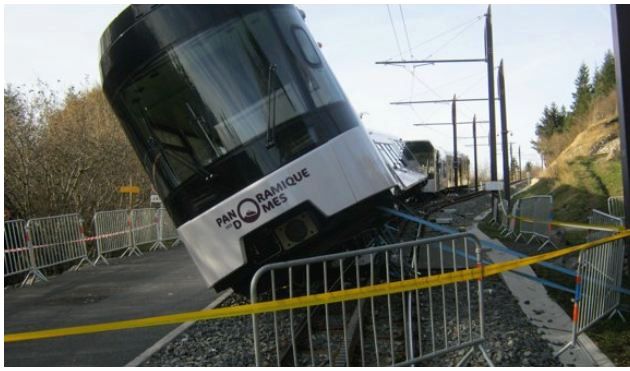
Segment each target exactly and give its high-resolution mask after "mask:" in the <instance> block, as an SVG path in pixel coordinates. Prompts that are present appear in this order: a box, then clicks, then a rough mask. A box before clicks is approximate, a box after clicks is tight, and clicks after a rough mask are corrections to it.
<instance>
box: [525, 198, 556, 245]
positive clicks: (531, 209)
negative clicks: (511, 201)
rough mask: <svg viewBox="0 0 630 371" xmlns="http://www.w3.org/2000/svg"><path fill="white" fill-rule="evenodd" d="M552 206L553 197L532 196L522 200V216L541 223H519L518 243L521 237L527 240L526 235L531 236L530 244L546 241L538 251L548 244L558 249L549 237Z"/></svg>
mask: <svg viewBox="0 0 630 371" xmlns="http://www.w3.org/2000/svg"><path fill="white" fill-rule="evenodd" d="M552 206H553V197H552V196H532V197H526V198H522V199H520V216H521V217H523V218H528V219H533V220H539V221H541V222H536V223H534V222H529V221H525V220H522V219H521V220H520V223H519V234H518V236H516V241H518V240H519V239H520V238H521V236H522V237H523V238H525V237H526V235H529V236H530V239H529V241H527V243H528V244H530V243H532V241H534V240H536V239H537V240H542V241H544V242H543V244H542V245H540V247H539V248H538V251H540V250H542V249H543V248H544V247H545V246H547V245H548V244H549V245H552V246H553V247H554V248H557V246H556V245H555V244H554V243H553V242H552V241H551V238H550V236H549V232H550V228H551V226H550V224H548V223H546V222H551V219H552V218H551V209H552Z"/></svg>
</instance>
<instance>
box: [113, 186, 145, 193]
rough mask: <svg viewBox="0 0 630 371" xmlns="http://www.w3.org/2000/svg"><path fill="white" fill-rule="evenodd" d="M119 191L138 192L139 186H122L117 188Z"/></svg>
mask: <svg viewBox="0 0 630 371" xmlns="http://www.w3.org/2000/svg"><path fill="white" fill-rule="evenodd" d="M118 192H120V193H140V187H137V186H122V187H120V188H118Z"/></svg>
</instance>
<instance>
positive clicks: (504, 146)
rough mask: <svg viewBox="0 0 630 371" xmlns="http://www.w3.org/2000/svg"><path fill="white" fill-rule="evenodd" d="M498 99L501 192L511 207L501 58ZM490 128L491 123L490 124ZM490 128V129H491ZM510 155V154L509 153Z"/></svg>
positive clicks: (492, 137) (491, 136) (503, 78)
mask: <svg viewBox="0 0 630 371" xmlns="http://www.w3.org/2000/svg"><path fill="white" fill-rule="evenodd" d="M498 88H499V100H500V108H501V149H502V151H503V192H504V193H505V198H506V199H507V201H508V205H509V207H510V208H511V207H512V202H511V201H510V163H509V159H508V151H507V149H508V148H507V146H508V129H507V112H506V106H505V77H504V76H503V60H501V63H499V78H498ZM490 127H491V128H492V124H490ZM491 130H492V129H491ZM490 138H491V139H494V136H493V135H490ZM510 151H511V149H510ZM510 157H511V154H510Z"/></svg>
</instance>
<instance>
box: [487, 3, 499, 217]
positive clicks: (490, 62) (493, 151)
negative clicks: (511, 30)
mask: <svg viewBox="0 0 630 371" xmlns="http://www.w3.org/2000/svg"><path fill="white" fill-rule="evenodd" d="M484 31H485V32H484V36H485V47H486V48H485V49H486V64H487V67H488V115H489V117H488V120H489V121H490V180H492V181H493V182H496V181H497V138H496V135H497V134H496V132H497V131H496V117H495V110H494V99H495V96H494V51H493V47H492V9H491V7H490V5H488V12H487V13H486V28H485V30H484ZM497 206H498V204H497V194H496V192H492V218H493V219H494V220H496V219H497V211H498V210H497Z"/></svg>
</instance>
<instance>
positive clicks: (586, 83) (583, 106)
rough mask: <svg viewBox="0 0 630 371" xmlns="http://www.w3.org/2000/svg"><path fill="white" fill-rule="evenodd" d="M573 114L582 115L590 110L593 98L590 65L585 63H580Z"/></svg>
mask: <svg viewBox="0 0 630 371" xmlns="http://www.w3.org/2000/svg"><path fill="white" fill-rule="evenodd" d="M572 96H573V103H572V104H571V116H572V118H575V117H582V115H584V114H585V113H586V111H588V109H589V106H590V104H591V101H592V100H593V86H592V85H591V79H590V77H589V69H588V66H587V65H586V64H584V63H582V65H580V69H579V70H578V76H577V78H576V79H575V92H573V94H572Z"/></svg>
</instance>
